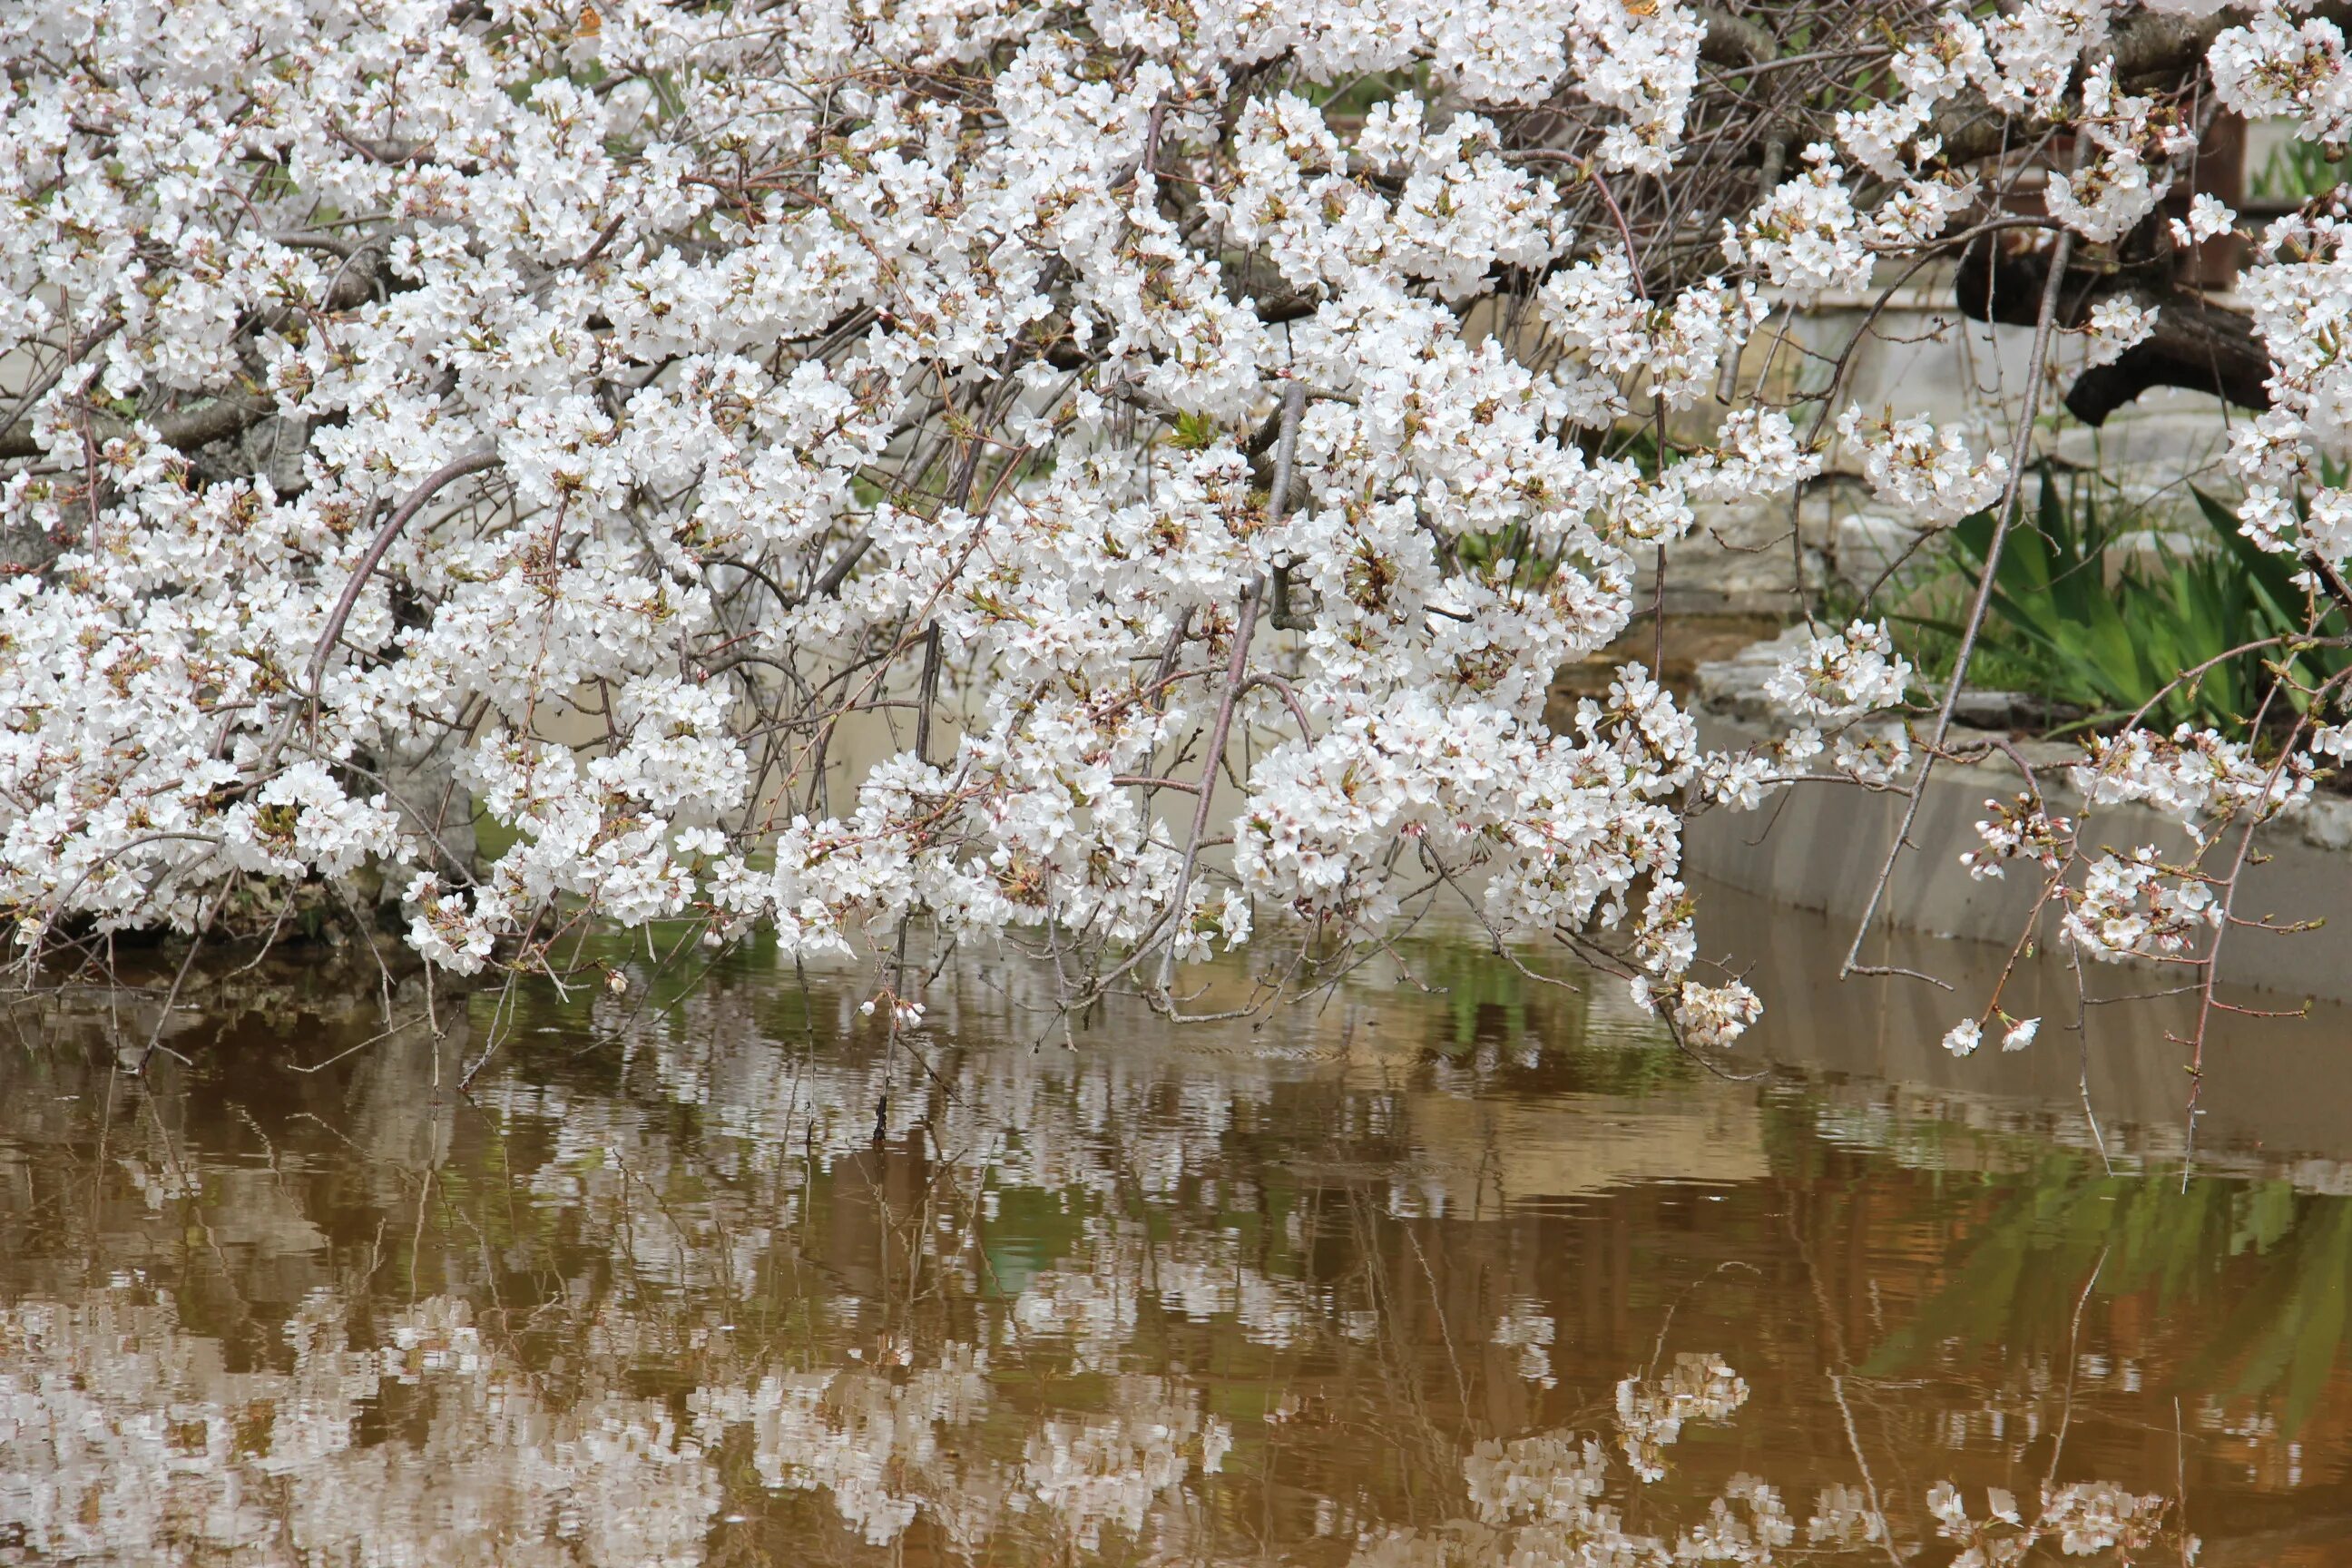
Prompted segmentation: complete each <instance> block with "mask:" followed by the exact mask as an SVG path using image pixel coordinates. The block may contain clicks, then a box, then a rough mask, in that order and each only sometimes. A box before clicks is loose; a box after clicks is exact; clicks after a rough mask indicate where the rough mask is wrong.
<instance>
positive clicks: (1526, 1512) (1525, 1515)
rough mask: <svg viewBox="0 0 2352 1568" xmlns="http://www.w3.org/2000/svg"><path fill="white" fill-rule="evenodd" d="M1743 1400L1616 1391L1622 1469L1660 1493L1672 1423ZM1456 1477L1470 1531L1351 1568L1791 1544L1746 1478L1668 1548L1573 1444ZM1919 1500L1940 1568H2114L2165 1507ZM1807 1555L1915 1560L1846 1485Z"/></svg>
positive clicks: (1506, 1446)
mask: <svg viewBox="0 0 2352 1568" xmlns="http://www.w3.org/2000/svg"><path fill="white" fill-rule="evenodd" d="M1747 1396H1748V1385H1747V1384H1746V1383H1745V1382H1743V1381H1742V1380H1741V1379H1740V1378H1739V1376H1738V1374H1737V1373H1734V1372H1733V1371H1732V1370H1731V1368H1730V1367H1728V1366H1727V1365H1725V1364H1724V1363H1723V1362H1722V1361H1721V1359H1720V1358H1718V1357H1716V1356H1711V1355H1683V1356H1678V1357H1676V1358H1675V1368H1674V1370H1673V1372H1672V1373H1669V1374H1668V1375H1667V1376H1666V1377H1665V1378H1664V1380H1663V1381H1661V1382H1660V1383H1658V1384H1645V1383H1644V1382H1643V1380H1642V1379H1640V1378H1627V1379H1626V1380H1625V1381H1624V1382H1623V1383H1622V1384H1618V1410H1619V1419H1620V1423H1621V1425H1623V1426H1625V1427H1626V1429H1627V1432H1628V1435H1629V1437H1630V1436H1631V1434H1632V1432H1633V1430H1635V1429H1636V1428H1638V1429H1640V1430H1642V1431H1643V1432H1644V1433H1646V1434H1647V1436H1648V1442H1647V1446H1646V1447H1643V1446H1639V1445H1636V1444H1634V1443H1633V1442H1631V1441H1628V1442H1627V1444H1626V1445H1625V1447H1626V1449H1627V1458H1628V1459H1629V1461H1630V1464H1631V1468H1633V1471H1634V1473H1635V1474H1637V1475H1638V1476H1640V1477H1641V1479H1643V1481H1644V1482H1654V1481H1656V1480H1658V1479H1662V1477H1663V1476H1664V1466H1663V1464H1662V1463H1661V1462H1660V1453H1661V1450H1663V1449H1664V1447H1667V1446H1668V1445H1670V1444H1672V1443H1673V1441H1674V1439H1675V1435H1676V1434H1677V1433H1678V1431H1679V1429H1680V1426H1681V1424H1682V1422H1684V1421H1686V1420H1693V1419H1708V1420H1724V1419H1727V1418H1728V1417H1729V1416H1730V1415H1731V1414H1732V1413H1733V1412H1734V1411H1735V1410H1737V1409H1738V1406H1739V1405H1741V1404H1742V1403H1743V1402H1744V1401H1745V1400H1746V1399H1747ZM1462 1476H1463V1481H1464V1483H1465V1491H1466V1493H1467V1495H1468V1499H1469V1502H1470V1508H1471V1512H1472V1515H1473V1517H1470V1518H1465V1519H1454V1520H1451V1521H1446V1522H1445V1523H1444V1524H1441V1525H1438V1526H1437V1527H1435V1528H1433V1529H1414V1530H1396V1529H1388V1530H1381V1529H1374V1530H1371V1531H1366V1532H1365V1533H1364V1534H1363V1535H1362V1536H1361V1537H1360V1540H1359V1542H1358V1543H1357V1549H1356V1552H1355V1554H1354V1555H1353V1556H1352V1557H1351V1558H1350V1559H1349V1568H1689V1565H1691V1564H1697V1563H1730V1564H1739V1565H1742V1568H1768V1565H1769V1564H1771V1563H1776V1562H1779V1561H1780V1552H1783V1551H1784V1550H1786V1549H1788V1548H1790V1547H1792V1546H1794V1545H1795V1544H1796V1542H1797V1538H1798V1534H1797V1526H1796V1523H1795V1521H1794V1520H1793V1519H1792V1518H1791V1516H1790V1512H1789V1509H1788V1506H1787V1505H1786V1504H1785V1503H1784V1502H1783V1501H1782V1500H1781V1497H1780V1492H1779V1491H1778V1489H1775V1488H1773V1487H1772V1486H1770V1485H1769V1484H1767V1483H1766V1482H1765V1481H1763V1480H1762V1479H1759V1478H1758V1477H1755V1476H1749V1475H1735V1476H1733V1477H1732V1478H1731V1479H1730V1480H1729V1481H1728V1482H1727V1483H1726V1484H1725V1486H1724V1489H1723V1491H1722V1493H1721V1495H1719V1496H1717V1497H1716V1498H1715V1499H1713V1500H1711V1501H1710V1502H1709V1503H1708V1504H1707V1506H1706V1513H1705V1516H1704V1517H1703V1518H1701V1519H1699V1520H1698V1521H1696V1522H1695V1523H1689V1524H1685V1525H1682V1526H1678V1527H1675V1528H1674V1530H1673V1533H1672V1536H1671V1538H1669V1537H1667V1536H1663V1535H1652V1534H1637V1533H1633V1532H1631V1531H1628V1530H1627V1529H1626V1528H1625V1524H1624V1521H1623V1518H1622V1515H1621V1514H1620V1513H1619V1512H1618V1510H1616V1509H1615V1508H1614V1507H1612V1505H1610V1504H1609V1503H1607V1502H1605V1501H1603V1500H1602V1499H1603V1498H1604V1497H1605V1496H1606V1494H1607V1493H1608V1491H1609V1489H1610V1461H1609V1454H1608V1451H1607V1450H1606V1449H1604V1448H1603V1447H1601V1445H1600V1444H1599V1443H1598V1442H1595V1441H1594V1440H1593V1439H1591V1438H1590V1437H1586V1436H1580V1434H1577V1433H1574V1432H1568V1431H1559V1432H1547V1433H1539V1434H1537V1435H1535V1436H1527V1437H1519V1438H1515V1439H1512V1440H1511V1441H1508V1442H1502V1441H1497V1440H1495V1439H1492V1438H1489V1439H1487V1440H1486V1441H1483V1442H1481V1443H1479V1444H1478V1445H1477V1446H1476V1447H1475V1448H1473V1449H1472V1450H1471V1452H1470V1454H1469V1456H1468V1457H1467V1458H1465V1459H1464V1460H1463V1462H1462ZM2170 1506H2171V1505H2170V1504H2169V1503H2168V1501H2167V1500H2165V1499H2163V1498H2160V1497H2143V1496H2138V1495H2136V1494H2134V1493H2132V1492H2130V1491H2127V1490H2126V1489H2123V1488H2121V1487H2116V1486H2113V1485H2109V1484H2107V1483H2105V1482H2096V1481H2095V1482H2087V1483H2081V1484H2076V1485H2072V1486H2064V1487H2059V1488H2057V1489H2054V1490H2053V1491H2051V1492H2050V1493H2049V1494H2048V1495H2047V1496H2046V1497H2045V1498H2044V1499H2043V1501H2042V1512H2041V1514H2040V1516H2039V1517H2038V1518H2035V1519H2032V1520H2030V1521H2029V1520H2026V1519H2024V1518H2023V1517H2022V1516H2021V1514H2020V1513H2019V1511H2018V1508H2017V1502H2016V1499H2015V1498H2014V1497H2013V1496H2012V1495H2011V1494H2010V1493H2009V1492H2007V1491H2004V1490H2002V1489H2000V1488H1998V1487H1996V1488H1993V1489H1990V1491H1988V1493H1987V1494H1986V1507H1987V1510H1988V1511H1987V1517H1986V1518H1985V1519H1984V1521H1981V1522H1979V1521H1975V1520H1972V1519H1971V1518H1970V1517H1969V1510H1968V1509H1967V1508H1966V1506H1965V1505H1964V1504H1963V1502H1962V1500H1961V1498H1960V1494H1959V1492H1958V1489H1956V1488H1954V1487H1953V1486H1952V1485H1951V1483H1950V1482H1948V1481H1944V1482H1938V1483H1937V1485H1936V1486H1935V1487H1934V1488H1933V1489H1930V1490H1929V1492H1928V1493H1927V1508H1928V1511H1929V1513H1930V1514H1931V1515H1933V1517H1934V1519H1935V1520H1936V1521H1937V1531H1936V1532H1937V1534H1938V1535H1940V1536H1942V1537H1944V1538H1945V1539H1946V1540H1949V1541H1955V1542H1960V1543H1961V1551H1960V1554H1959V1555H1958V1556H1957V1557H1955V1558H1953V1559H1952V1560H1951V1562H1950V1564H1949V1568H2015V1565H2018V1564H2021V1563H2024V1562H2025V1561H2026V1560H2027V1556H2028V1553H2030V1552H2032V1550H2033V1549H2034V1548H2035V1547H2036V1546H2037V1545H2039V1544H2042V1543H2043V1542H2051V1543H2052V1544H2054V1545H2055V1546H2056V1547H2057V1549H2058V1550H2059V1551H2060V1552H2063V1553H2065V1554H2066V1555H2068V1556H2070V1557H2084V1556H2094V1555H2096V1554H2099V1553H2102V1552H2113V1553H2114V1555H2113V1556H2112V1557H2111V1558H2108V1559H2107V1561H2109V1562H2111V1563H2116V1564H2118V1565H2119V1568H2120V1565H2124V1564H2128V1563H2132V1562H2134V1561H2137V1560H2139V1559H2137V1557H2136V1556H2135V1554H2136V1553H2138V1552H2145V1551H2147V1549H2149V1548H2150V1547H2153V1546H2156V1545H2158V1544H2159V1543H2163V1542H2165V1537H2164V1531H2163V1524H2164V1520H2165V1516H2166V1514H2167V1512H2168V1510H2169V1509H2170ZM1804 1542H1805V1546H1804V1551H1805V1552H1808V1553H1810V1552H1836V1553H1839V1554H1841V1555H1843V1553H1845V1552H1849V1551H1853V1550H1857V1549H1861V1548H1864V1547H1872V1546H1875V1547H1877V1548H1880V1549H1881V1550H1884V1551H1885V1552H1888V1553H1890V1554H1891V1555H1892V1557H1893V1559H1894V1560H1895V1561H1898V1562H1900V1561H1906V1560H1907V1558H1908V1557H1909V1556H1910V1555H1916V1553H1906V1552H1902V1551H1900V1550H1899V1549H1898V1548H1897V1546H1896V1543H1895V1539H1894V1537H1893V1536H1892V1533H1891V1532H1890V1531H1889V1530H1888V1529H1887V1525H1886V1521H1885V1518H1884V1517H1883V1516H1882V1515H1881V1514H1880V1513H1879V1512H1878V1510H1877V1509H1876V1508H1874V1506H1872V1504H1871V1502H1870V1500H1869V1498H1868V1497H1867V1496H1866V1495H1865V1494H1864V1493H1863V1492H1862V1491H1860V1490H1858V1489H1855V1488H1853V1487H1850V1486H1844V1485H1836V1486H1830V1487H1826V1488H1824V1489H1822V1491H1821V1493H1820V1495H1819V1496H1818V1498H1817V1499H1816V1500H1815V1503H1814V1508H1813V1513H1812V1517H1811V1519H1810V1520H1809V1521H1807V1523H1806V1526H1805V1531H1804ZM2172 1544H2178V1545H2179V1549H2180V1553H2181V1561H2182V1562H2184V1563H2190V1562H2194V1561H2195V1560H2196V1557H2197V1552H2198V1542H2197V1541H2196V1539H2195V1538H2194V1537H2185V1538H2182V1539H2181V1540H2179V1542H2175V1543H2172ZM1805 1560H1807V1561H1811V1560H1812V1559H1811V1556H1810V1555H1808V1556H1806V1558H1805Z"/></svg>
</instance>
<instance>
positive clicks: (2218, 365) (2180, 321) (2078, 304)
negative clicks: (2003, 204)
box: [1953, 237, 2271, 426]
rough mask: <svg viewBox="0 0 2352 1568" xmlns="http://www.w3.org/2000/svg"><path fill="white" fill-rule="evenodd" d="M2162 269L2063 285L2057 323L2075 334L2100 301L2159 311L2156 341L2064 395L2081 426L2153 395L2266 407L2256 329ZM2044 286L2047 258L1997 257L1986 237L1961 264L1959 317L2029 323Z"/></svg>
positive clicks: (2104, 273)
mask: <svg viewBox="0 0 2352 1568" xmlns="http://www.w3.org/2000/svg"><path fill="white" fill-rule="evenodd" d="M2165 272H2166V268H2164V267H2162V266H2153V267H2151V266H2138V267H2130V268H2099V267H2095V266H2086V267H2082V268H2069V269H2068V270H2067V272H2066V274H2065V275H2064V277H2063V278H2062V279H2060V280H2059V286H2058V290H2057V314H2056V323H2057V325H2059V326H2061V327H2080V326H2082V325H2083V324H2084V322H2085V321H2089V320H2090V316H2091V311H2092V309H2093V308H2094V307H2095V306H2096V305H2098V304H2099V303H2100V302H2101V301H2102V300H2112V299H2128V300H2132V301H2133V302H2135V303H2136V304H2139V305H2142V306H2154V307H2155V308H2156V311H2157V317H2156V329H2155V331H2154V333H2153V334H2152V335H2151V336H2150V337H2148V338H2147V341H2146V342H2140V343H2137V344H2135V345H2133V346H2132V347H2131V348H2129V349H2126V351H2125V352H2124V353H2123V355H2122V357H2121V358H2119V359H2117V360H2116V362H2115V363H2112V364H2105V365H2097V366H2095V367H2093V368H2092V369H2090V370H2088V371H2085V372H2084V374H2082V375H2081V376H2080V377H2079V378H2078V379H2077V380H2076V381H2075V383H2074V386H2073V387H2072V388H2070V389H2069V390H2068V392H2067V394H2066V411H2067V412H2068V413H2069V414H2072V415H2073V416H2074V417H2075V418H2077V419H2080V420H2081V421H2082V422H2083V423H2084V424H2085V425H2091V426H2098V425H2104V424H2105V423H2106V421H2107V416H2109V415H2111V414H2113V413H2114V412H2115V411H2116V409H2118V408H2121V407H2122V406H2124V405H2126V404H2127V403H2129V402H2131V401H2132V400H2133V399H2135V398H2137V397H2138V396H2139V395H2140V394H2142V393H2144V392H2146V391H2147V390H2148V389H2149V388H2150V387H2157V386H2178V387H2182V388H2185V389H2186V390H2188V391H2190V392H2206V393H2211V394H2212V395H2215V396H2217V397H2220V398H2221V399H2223V400H2224V401H2226V402H2229V403H2231V404H2234V405H2237V406H2238V407H2240V408H2252V409H2257V410H2259V409H2264V408H2268V407H2269V406H2270V405H2271V397H2270V388H2269V384H2268V383H2269V380H2270V374H2271V362H2270V354H2269V353H2268V351H2266V350H2265V349H2264V348H2263V342H2262V339H2261V338H2259V337H2258V336H2256V335H2255V332H2254V325H2253V322H2252V321H2251V320H2250V319H2248V318H2247V317H2246V316H2244V315H2242V314H2240V313H2239V312H2238V311H2235V310H2226V309H2224V308H2223V307H2221V306H2220V305H2216V304H2214V303H2213V302H2212V301H2211V300H2208V299H2206V298H2205V297H2204V296H2203V295H2202V294H2200V293H2198V292H2197V291H2196V290H2195V289H2183V288H2181V287H2179V285H2177V284H2175V283H2173V282H2172V281H2171V280H2170V279H2168V277H2166V276H2165ZM2049 281H2050V258H2049V256H2048V255H2047V254H2046V253H2042V252H2035V251H2024V252H2011V251H2004V250H2002V249H2001V248H2000V247H1999V246H1998V244H1996V243H1994V239H1993V237H1987V238H1985V239H1980V240H1979V241H1977V242H1976V243H1975V244H1974V245H1972V246H1970V247H1969V248H1968V250H1967V251H1966V252H1965V253H1963V254H1962V256H1961V258H1960V266H1959V270H1958V274H1957V276H1956V277H1955V278H1954V279H1953V294H1954V298H1955V300H1957V302H1958V305H1959V307H1960V311H1961V313H1962V314H1963V315H1966V316H1969V317H1971V318H1973V319H1974V320H1976V321H1998V322H2000V323H2003V324H2005V325H2009V326H2020V327H2030V326H2032V325H2034V324H2035V321H2036V317H2037V313H2038V301H2039V300H2041V298H2042V291H2043V289H2045V288H2046V287H2047V286H2048V284H2049Z"/></svg>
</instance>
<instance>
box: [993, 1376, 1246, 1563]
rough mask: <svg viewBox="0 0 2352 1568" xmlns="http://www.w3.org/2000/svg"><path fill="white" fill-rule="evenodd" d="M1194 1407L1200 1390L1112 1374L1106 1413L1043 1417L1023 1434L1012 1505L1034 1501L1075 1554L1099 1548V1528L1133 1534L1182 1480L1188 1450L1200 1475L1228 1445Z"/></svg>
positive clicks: (1224, 1434)
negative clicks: (1025, 1442)
mask: <svg viewBox="0 0 2352 1568" xmlns="http://www.w3.org/2000/svg"><path fill="white" fill-rule="evenodd" d="M1200 1406H1201V1391H1200V1389H1199V1388H1197V1387H1195V1386H1192V1385H1191V1384H1182V1383H1179V1382H1177V1381H1176V1380H1174V1379H1171V1378H1160V1377H1122V1378H1119V1379H1118V1380H1117V1382H1116V1384H1114V1388H1113V1394H1112V1397H1111V1409H1110V1411H1109V1413H1108V1414H1107V1415H1084V1416H1072V1417H1070V1418H1068V1419H1054V1420H1048V1421H1046V1422H1045V1424H1044V1425H1042V1426H1040V1427H1039V1428H1038V1429H1037V1431H1036V1432H1035V1434H1034V1435H1033V1436H1031V1437H1030V1439H1029V1443H1028V1447H1027V1448H1026V1449H1025V1450H1024V1463H1023V1465H1022V1468H1021V1480H1022V1485H1023V1487H1024V1491H1023V1492H1022V1493H1020V1494H1016V1495H1015V1496H1014V1497H1013V1498H1012V1499H1011V1500H1010V1502H1011V1504H1012V1506H1013V1507H1014V1508H1016V1509H1024V1508H1026V1507H1028V1506H1029V1505H1030V1501H1031V1500H1033V1499H1034V1501H1035V1503H1036V1504H1038V1505H1039V1506H1042V1507H1043V1508H1045V1509H1046V1510H1050V1511H1051V1512H1052V1513H1053V1514H1055V1516H1056V1517H1057V1518H1058V1520H1059V1521H1060V1522H1061V1524H1062V1526H1063V1528H1064V1529H1065V1530H1066V1531H1068V1533H1069V1536H1070V1539H1071V1540H1072V1541H1074V1542H1076V1545H1077V1548H1078V1550H1080V1551H1082V1552H1095V1551H1098V1550H1100V1548H1101V1545H1102V1532H1103V1527H1104V1526H1106V1525H1116V1526H1117V1527H1118V1528H1119V1529H1120V1530H1121V1531H1125V1532H1126V1533H1127V1534H1128V1535H1129V1536H1131V1537H1135V1536H1140V1535H1141V1534H1142V1533H1143V1526H1144V1516H1145V1514H1146V1513H1147V1512H1148V1511H1149V1510H1150V1507H1151V1505H1152V1502H1153V1501H1154V1500H1156V1499H1158V1498H1159V1497H1160V1496H1161V1495H1162V1494H1163V1493H1167V1492H1171V1491H1172V1490H1174V1489H1176V1487H1177V1486H1178V1485H1179V1484H1180V1483H1181V1482H1182V1480H1183V1479H1184V1477H1185V1475H1186V1474H1187V1472H1188V1471H1189V1469H1190V1468H1191V1463H1192V1455H1193V1454H1194V1453H1197V1454H1198V1455H1199V1456H1200V1458H1201V1463H1202V1470H1203V1472H1204V1473H1205V1472H1213V1471H1214V1470H1215V1469H1216V1468H1218V1466H1219V1464H1220V1462H1221V1461H1222V1459H1223V1455H1224V1453H1225V1451H1226V1449H1227V1448H1228V1447H1231V1445H1232V1435H1231V1434H1230V1433H1229V1432H1228V1431H1226V1430H1225V1428H1224V1425H1223V1423H1222V1422H1218V1421H1210V1422H1207V1423H1203V1422H1202V1418H1201V1407H1200Z"/></svg>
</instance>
